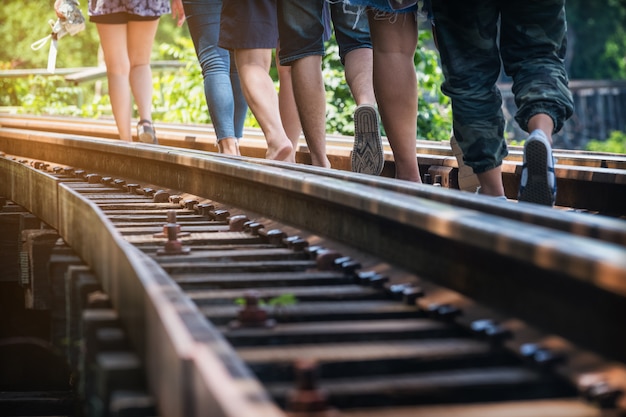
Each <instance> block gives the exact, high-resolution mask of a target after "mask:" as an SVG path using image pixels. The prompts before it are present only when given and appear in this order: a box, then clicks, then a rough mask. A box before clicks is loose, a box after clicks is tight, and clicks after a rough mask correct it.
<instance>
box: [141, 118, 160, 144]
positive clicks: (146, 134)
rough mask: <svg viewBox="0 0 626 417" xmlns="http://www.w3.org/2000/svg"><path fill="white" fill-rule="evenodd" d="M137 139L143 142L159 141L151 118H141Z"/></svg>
mask: <svg viewBox="0 0 626 417" xmlns="http://www.w3.org/2000/svg"><path fill="white" fill-rule="evenodd" d="M137 139H138V140H139V142H143V143H154V144H158V143H159V141H158V140H157V138H156V132H155V131H154V126H153V125H152V122H151V121H150V120H146V119H141V120H140V121H139V123H137Z"/></svg>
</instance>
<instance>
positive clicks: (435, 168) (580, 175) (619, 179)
mask: <svg viewBox="0 0 626 417" xmlns="http://www.w3.org/2000/svg"><path fill="white" fill-rule="evenodd" d="M156 128H157V132H158V136H159V140H160V143H161V144H162V145H166V146H172V147H180V148H186V149H196V150H203V151H210V152H217V146H216V144H215V134H214V131H213V129H212V126H210V125H180V124H165V123H161V124H157V125H156ZM0 129H2V130H3V131H6V132H7V134H9V132H10V131H12V130H13V129H18V130H22V129H27V130H35V131H37V130H38V131H45V132H56V133H60V134H68V135H78V136H87V137H98V138H110V139H115V138H117V130H116V128H115V125H114V123H113V122H112V120H86V119H82V118H68V117H41V116H28V115H10V114H3V115H0ZM327 143H328V146H327V149H328V155H329V159H330V160H331V164H332V166H333V168H335V169H338V170H342V171H350V152H351V151H352V138H350V137H345V136H337V135H329V136H328V137H327ZM383 145H384V150H385V167H384V169H383V173H382V175H383V176H385V177H393V176H394V172H395V166H394V160H393V154H392V152H391V148H390V147H389V144H388V142H387V140H386V138H384V139H383ZM240 147H241V152H242V154H243V155H244V156H248V157H256V158H263V157H264V156H265V150H266V144H265V139H264V137H263V135H262V133H261V132H260V130H255V129H249V130H246V131H245V133H244V138H243V139H242V141H241V146H240ZM522 153H523V152H522V148H521V147H519V146H511V147H510V155H509V156H508V157H507V159H506V160H505V162H504V164H503V180H504V184H505V191H506V193H507V197H508V198H509V199H515V198H517V189H518V186H519V181H520V175H521V164H522ZM416 156H417V158H418V161H419V164H420V169H421V172H422V174H427V173H430V174H431V177H432V178H434V177H435V176H436V175H438V174H443V175H444V177H445V178H444V180H445V181H446V184H444V186H449V187H451V188H459V187H458V177H457V170H456V169H457V168H458V164H457V161H456V158H455V157H454V155H453V152H452V150H451V149H450V145H449V143H448V142H447V141H444V142H433V141H418V142H417V145H416ZM555 157H556V159H557V165H556V176H557V187H558V191H559V192H558V196H557V205H559V206H563V207H570V208H574V209H581V210H588V211H593V212H601V213H603V214H606V215H610V216H618V217H619V216H624V214H625V213H626V202H624V200H625V199H624V198H623V195H624V194H625V193H626V191H625V190H626V156H624V155H617V154H609V153H597V152H583V151H571V150H555ZM296 159H297V160H298V162H301V163H305V164H309V163H310V158H309V156H308V149H307V147H306V143H305V141H304V138H301V140H300V146H299V149H298V152H297V155H296Z"/></svg>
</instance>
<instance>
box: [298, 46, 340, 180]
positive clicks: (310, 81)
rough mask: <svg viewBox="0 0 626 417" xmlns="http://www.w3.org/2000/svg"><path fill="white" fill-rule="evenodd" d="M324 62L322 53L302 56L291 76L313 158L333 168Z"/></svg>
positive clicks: (319, 163) (313, 162) (314, 162)
mask: <svg viewBox="0 0 626 417" xmlns="http://www.w3.org/2000/svg"><path fill="white" fill-rule="evenodd" d="M321 66H322V57H321V56H319V55H313V56H307V57H304V58H300V59H298V60H296V61H294V62H293V64H292V66H291V77H292V82H293V90H294V96H295V98H296V103H297V104H298V114H299V115H300V122H301V123H302V130H303V131H304V137H305V139H306V143H307V145H308V147H309V152H310V153H311V162H312V164H313V165H316V166H321V167H326V168H330V161H329V160H328V157H327V156H326V91H325V89H324V80H323V79H322V71H321Z"/></svg>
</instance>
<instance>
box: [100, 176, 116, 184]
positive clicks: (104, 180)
mask: <svg viewBox="0 0 626 417" xmlns="http://www.w3.org/2000/svg"><path fill="white" fill-rule="evenodd" d="M112 182H113V178H111V177H102V184H104V185H109V184H111V183H112Z"/></svg>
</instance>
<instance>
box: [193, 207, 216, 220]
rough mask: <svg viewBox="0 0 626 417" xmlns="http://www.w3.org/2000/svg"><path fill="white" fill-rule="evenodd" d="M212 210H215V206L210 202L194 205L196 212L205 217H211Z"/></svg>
mask: <svg viewBox="0 0 626 417" xmlns="http://www.w3.org/2000/svg"><path fill="white" fill-rule="evenodd" d="M213 210H215V206H214V205H213V204H211V203H202V204H198V205H197V206H196V211H197V212H198V214H199V215H201V216H203V217H207V218H211V212H212V211H213Z"/></svg>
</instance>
